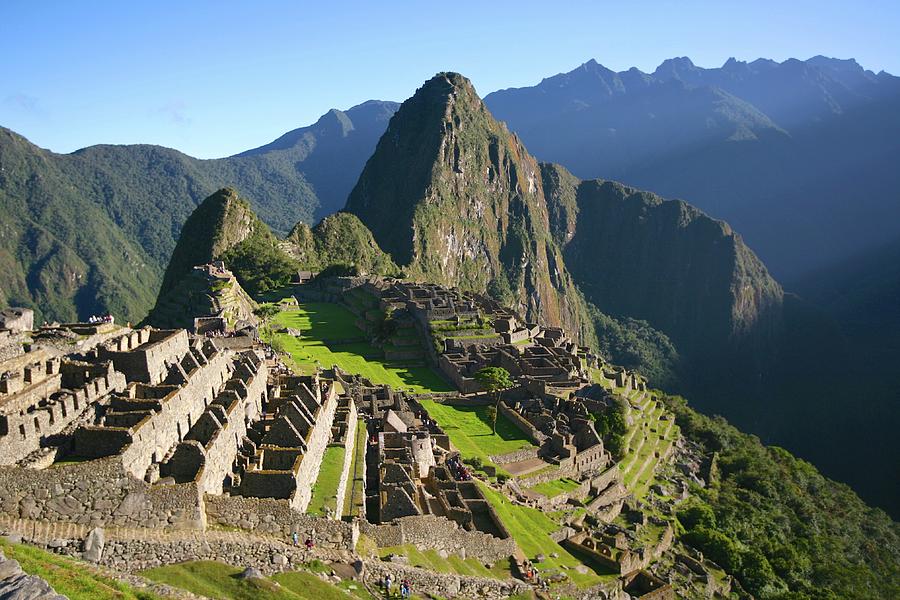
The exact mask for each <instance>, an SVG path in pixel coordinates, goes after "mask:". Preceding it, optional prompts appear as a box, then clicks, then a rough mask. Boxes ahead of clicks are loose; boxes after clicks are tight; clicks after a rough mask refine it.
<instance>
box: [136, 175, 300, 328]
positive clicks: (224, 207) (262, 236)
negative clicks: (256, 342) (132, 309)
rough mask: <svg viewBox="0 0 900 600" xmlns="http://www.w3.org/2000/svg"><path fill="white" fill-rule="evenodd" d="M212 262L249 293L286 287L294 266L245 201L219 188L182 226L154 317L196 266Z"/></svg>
mask: <svg viewBox="0 0 900 600" xmlns="http://www.w3.org/2000/svg"><path fill="white" fill-rule="evenodd" d="M217 260H221V261H222V262H224V263H225V266H226V268H228V269H229V270H231V271H232V272H233V273H234V275H235V277H236V278H237V280H238V282H239V283H240V285H241V287H242V288H243V289H245V290H246V291H247V292H249V293H250V294H254V295H255V294H260V293H264V292H266V291H268V290H270V289H273V288H275V287H279V286H283V285H285V284H287V283H289V282H290V280H291V277H292V276H293V275H294V274H295V273H296V271H297V264H296V262H295V261H294V260H293V259H291V258H290V257H289V256H288V255H287V254H285V253H284V252H283V251H282V250H281V248H280V247H279V245H278V239H277V238H276V237H275V236H274V234H272V232H271V231H270V230H269V227H268V226H267V225H266V224H265V223H263V222H262V221H261V220H260V219H259V218H258V217H257V216H256V214H255V213H254V212H253V210H252V209H251V208H250V205H249V203H248V202H247V201H246V200H244V199H242V198H240V197H239V196H238V194H237V192H236V191H235V190H233V189H222V190H219V191H218V192H216V193H215V194H213V195H212V196H210V197H209V198H207V199H206V200H204V201H203V203H202V204H201V205H200V206H199V207H197V210H195V211H194V212H193V213H192V214H191V216H190V217H188V220H187V221H186V222H185V224H184V227H183V229H182V232H181V237H180V238H179V242H178V245H177V246H176V247H175V251H174V252H173V253H172V258H171V260H170V261H169V266H168V267H167V268H166V274H165V277H164V278H163V286H162V290H161V291H160V296H159V300H158V301H157V308H156V309H154V315H156V316H157V317H158V316H159V314H158V313H160V310H159V307H161V306H162V305H164V304H166V303H171V301H172V300H173V296H176V297H177V296H181V295H183V294H184V293H185V291H184V285H185V284H184V282H185V281H186V280H187V279H190V278H189V277H188V276H189V275H190V274H191V272H192V270H193V268H194V267H195V266H197V265H203V264H206V263H210V262H213V261H217ZM213 291H214V290H213ZM213 291H210V293H212V292H213ZM198 293H200V294H201V295H202V294H203V293H204V292H203V290H201V291H200V292H198ZM250 310H252V307H251V308H250Z"/></svg>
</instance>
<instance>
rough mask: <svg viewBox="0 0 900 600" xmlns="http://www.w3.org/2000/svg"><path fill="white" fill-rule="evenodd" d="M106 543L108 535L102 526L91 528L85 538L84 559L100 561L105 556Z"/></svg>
mask: <svg viewBox="0 0 900 600" xmlns="http://www.w3.org/2000/svg"><path fill="white" fill-rule="evenodd" d="M105 544H106V536H105V534H104V533H103V529H102V528H101V527H96V528H94V529H91V531H90V532H89V533H88V535H87V537H86V538H85V539H84V554H83V556H84V559H85V560H89V561H92V562H100V559H101V558H102V557H103V547H104V545H105Z"/></svg>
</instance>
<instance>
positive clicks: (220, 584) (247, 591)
mask: <svg viewBox="0 0 900 600" xmlns="http://www.w3.org/2000/svg"><path fill="white" fill-rule="evenodd" d="M241 571H242V569H238V568H235V567H232V566H230V565H226V564H224V563H220V562H214V561H195V562H186V563H179V564H175V565H167V566H164V567H157V568H155V569H148V570H147V571H144V572H143V573H141V574H142V575H143V576H144V577H147V578H148V579H152V580H153V581H158V582H160V583H166V584H169V585H171V586H175V587H179V588H181V589H183V590H187V591H189V592H192V593H194V594H200V595H202V596H207V597H209V598H221V599H223V600H352V599H364V600H369V599H371V598H372V596H371V595H370V594H369V593H368V592H366V590H365V588H364V587H363V586H362V585H361V584H359V583H356V584H353V583H350V582H347V581H344V582H341V584H340V585H333V584H330V583H327V582H325V581H322V580H321V579H319V578H318V577H317V576H316V575H314V574H312V573H309V572H304V571H291V572H288V573H279V574H277V575H273V576H272V577H264V578H262V579H246V580H244V579H239V578H238V577H237V576H238V575H239V574H240V573H241ZM350 585H356V587H357V589H356V590H350V589H348V588H349V586H350Z"/></svg>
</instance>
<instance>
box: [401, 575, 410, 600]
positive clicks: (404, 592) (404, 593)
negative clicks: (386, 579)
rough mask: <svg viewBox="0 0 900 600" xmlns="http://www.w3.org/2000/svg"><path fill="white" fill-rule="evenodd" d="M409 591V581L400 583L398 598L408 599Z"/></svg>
mask: <svg viewBox="0 0 900 600" xmlns="http://www.w3.org/2000/svg"><path fill="white" fill-rule="evenodd" d="M409 591H410V590H409V580H408V579H404V580H403V581H402V582H400V597H401V598H409V597H410V593H409Z"/></svg>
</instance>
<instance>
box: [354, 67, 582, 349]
mask: <svg viewBox="0 0 900 600" xmlns="http://www.w3.org/2000/svg"><path fill="white" fill-rule="evenodd" d="M346 210H347V211H348V212H351V213H354V214H356V215H358V216H359V218H360V220H362V222H363V223H365V224H366V225H367V226H368V227H369V228H370V229H371V231H372V234H373V235H374V237H375V240H376V241H377V242H378V244H379V245H380V246H381V247H382V248H383V249H384V250H385V251H387V252H388V253H390V254H391V256H392V257H393V258H394V260H395V261H396V262H397V263H398V264H400V265H401V266H402V267H404V268H405V269H406V270H407V271H408V273H409V274H410V276H412V277H422V278H424V279H428V280H430V281H435V282H439V283H442V284H445V285H450V286H457V287H460V288H464V289H469V290H475V291H479V292H491V293H492V294H493V295H494V296H496V297H498V298H499V299H501V300H503V301H505V302H506V303H507V304H509V305H510V306H513V307H515V308H516V309H518V310H519V311H520V312H521V313H523V314H525V315H527V316H528V318H531V319H540V320H541V321H543V322H546V323H549V324H556V325H560V324H562V325H565V326H566V327H567V328H568V329H569V330H570V331H573V332H578V333H579V334H580V335H581V337H582V338H583V339H587V340H592V339H593V337H594V336H593V331H592V327H591V326H590V323H589V319H588V318H587V315H586V311H585V306H584V303H583V299H582V298H581V296H580V294H579V293H578V291H577V290H576V288H575V286H574V283H573V281H572V279H571V277H570V276H569V274H568V271H567V270H566V268H565V265H564V264H563V261H562V254H561V252H560V249H559V247H558V246H557V244H556V242H555V240H553V238H552V237H551V235H550V226H549V215H548V212H547V204H546V202H545V200H544V196H543V190H542V187H541V178H540V168H539V166H538V164H537V162H536V161H535V160H534V159H533V158H532V157H531V156H530V155H529V154H528V153H527V151H526V150H525V148H524V147H523V146H522V145H521V143H519V141H518V139H517V138H516V137H515V136H513V135H512V134H510V133H509V131H507V130H506V128H505V127H504V126H503V125H501V124H500V123H498V122H497V121H496V120H495V119H494V118H493V117H492V116H491V115H490V113H489V112H488V111H487V109H486V108H485V106H484V104H483V103H482V102H481V99H480V98H479V97H478V95H477V94H476V93H475V89H474V88H473V87H472V84H471V83H470V82H469V81H468V80H467V79H465V78H464V77H462V76H461V75H458V74H455V73H441V74H439V75H437V76H435V77H434V78H433V79H431V80H429V81H428V82H426V83H425V85H423V86H422V87H421V88H419V90H417V91H416V93H415V95H414V96H413V97H412V98H410V99H409V100H407V101H406V102H404V103H403V104H402V105H401V107H400V109H399V110H398V112H397V113H396V114H395V115H394V117H393V118H392V119H391V122H390V124H389V125H388V129H387V131H386V132H385V134H384V135H383V136H382V138H381V140H380V141H379V142H378V146H377V147H376V150H375V154H374V155H373V156H372V158H370V159H369V162H368V163H366V167H365V169H364V170H363V173H362V175H361V176H360V179H359V182H358V183H357V184H356V187H355V188H354V189H353V192H351V194H350V197H349V198H348V201H347V207H346Z"/></svg>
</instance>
